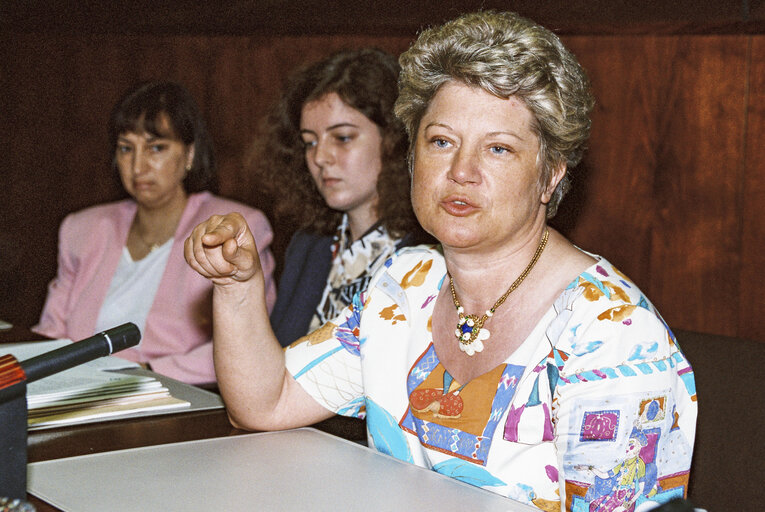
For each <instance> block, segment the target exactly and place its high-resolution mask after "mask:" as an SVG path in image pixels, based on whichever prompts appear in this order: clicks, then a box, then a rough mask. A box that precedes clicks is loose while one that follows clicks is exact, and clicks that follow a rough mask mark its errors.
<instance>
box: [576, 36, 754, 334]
mask: <svg viewBox="0 0 765 512" xmlns="http://www.w3.org/2000/svg"><path fill="white" fill-rule="evenodd" d="M570 46H571V47H572V48H573V49H574V51H575V53H576V54H577V55H578V56H579V57H580V60H581V61H582V63H583V65H584V66H585V67H586V68H587V69H588V70H589V71H590V74H591V79H592V82H593V87H594V90H595V94H596V99H597V108H596V112H595V115H594V116H593V135H592V142H591V149H590V151H589V153H588V155H587V157H586V158H587V160H586V164H587V166H588V169H589V172H588V174H587V177H586V182H585V183H582V185H583V186H584V187H585V189H586V190H585V193H584V195H585V197H584V198H583V204H582V206H581V209H580V214H579V217H578V219H577V222H576V226H575V228H574V229H573V230H572V231H571V233H570V234H571V237H572V238H573V239H574V240H575V241H576V242H577V243H579V244H581V245H582V246H584V247H591V248H593V250H594V251H596V252H602V254H604V255H605V256H606V257H607V258H609V259H611V260H612V262H613V263H615V264H616V265H617V266H619V267H620V268H622V270H623V271H624V272H626V273H627V274H628V275H630V276H631V277H632V278H633V279H634V280H635V281H636V282H637V283H638V284H639V285H640V287H641V288H642V289H643V290H644V292H646V294H647V295H648V296H649V297H650V298H651V300H652V301H653V302H654V303H655V304H656V305H657V306H658V307H659V309H660V311H661V312H662V314H663V315H664V317H665V319H666V320H667V322H669V323H670V324H671V325H674V326H677V327H681V328H684V329H689V330H694V329H695V330H701V331H704V332H714V333H733V332H736V330H737V309H736V306H737V304H738V293H739V290H738V286H737V282H736V280H735V279H733V280H732V279H730V273H731V272H736V268H737V267H738V262H739V249H740V239H739V220H740V219H739V214H740V204H739V196H738V194H739V191H738V182H739V174H740V171H741V169H742V166H743V162H744V160H743V158H744V156H743V154H742V148H743V146H742V140H743V136H744V123H743V120H744V117H745V109H746V105H745V96H746V59H747V53H746V47H747V39H746V38H745V37H737V36H721V37H693V36H667V37H650V36H648V37H641V38H615V37H604V38H587V37H576V38H573V39H571V40H570ZM710 303H712V304H716V305H719V306H721V307H710Z"/></svg>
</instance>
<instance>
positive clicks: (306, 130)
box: [300, 123, 359, 134]
mask: <svg viewBox="0 0 765 512" xmlns="http://www.w3.org/2000/svg"><path fill="white" fill-rule="evenodd" d="M345 127H350V128H358V127H359V126H358V125H356V124H353V123H337V124H333V125H332V126H327V129H326V131H331V130H335V129H337V128H345ZM300 133H313V134H315V133H316V132H315V131H313V130H309V129H307V128H301V129H300Z"/></svg>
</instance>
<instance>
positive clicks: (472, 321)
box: [449, 229, 550, 356]
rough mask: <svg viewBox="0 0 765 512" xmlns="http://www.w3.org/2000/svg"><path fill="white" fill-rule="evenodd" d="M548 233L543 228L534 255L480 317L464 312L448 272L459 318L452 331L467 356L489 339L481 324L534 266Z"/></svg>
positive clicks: (478, 350)
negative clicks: (543, 232) (516, 277)
mask: <svg viewBox="0 0 765 512" xmlns="http://www.w3.org/2000/svg"><path fill="white" fill-rule="evenodd" d="M549 234H550V232H549V230H547V229H545V234H544V236H542V240H541V241H540V242H539V245H538V246H537V251H536V252H535V253H534V257H533V258H531V262H530V263H529V264H528V265H527V266H526V268H525V269H523V272H521V275H520V276H518V279H516V280H515V281H514V282H513V284H511V285H510V288H508V290H507V291H506V292H505V293H504V294H503V295H502V297H500V298H499V299H497V302H495V303H494V305H493V306H492V307H491V308H490V309H487V310H486V313H484V314H483V316H481V317H480V318H479V317H478V315H466V314H465V308H463V307H462V306H461V305H460V301H459V299H458V298H457V292H456V291H455V290H454V279H452V276H451V274H449V287H450V288H451V290H452V300H453V301H454V307H456V308H457V314H458V315H459V320H458V321H457V329H455V331H454V336H455V337H456V338H457V340H458V341H459V342H460V350H462V351H463V352H465V353H466V354H467V355H469V356H472V355H473V354H475V353H476V352H481V351H482V350H483V342H484V341H485V340H487V339H489V335H490V333H489V330H488V329H486V328H485V327H484V326H483V324H484V323H485V322H486V321H487V320H488V319H489V318H491V317H492V316H493V315H494V312H495V311H496V310H497V308H498V307H500V306H501V305H502V303H503V302H505V299H507V296H508V295H510V294H511V293H513V291H515V289H516V288H518V286H520V284H521V283H522V282H523V280H524V279H526V276H528V275H529V272H531V269H532V268H534V265H536V263H537V260H539V256H541V255H542V251H544V250H545V246H546V245H547V238H548V235H549Z"/></svg>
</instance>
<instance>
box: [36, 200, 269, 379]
mask: <svg viewBox="0 0 765 512" xmlns="http://www.w3.org/2000/svg"><path fill="white" fill-rule="evenodd" d="M135 212H136V204H135V202H134V201H132V200H124V201H119V202H116V203H109V204H104V205H98V206H94V207H91V208H87V209H85V210H82V211H79V212H76V213H73V214H71V215H69V216H67V217H66V218H65V219H64V221H63V222H62V223H61V228H60V229H59V251H58V273H57V275H56V277H55V279H53V281H52V282H51V283H50V286H49V287H48V297H47V299H46V301H45V307H44V308H43V312H42V315H41V317H40V323H39V324H37V325H36V326H34V327H32V330H33V331H35V332H37V333H40V334H43V335H45V336H50V337H51V338H70V339H72V340H81V339H83V338H87V337H89V336H92V335H93V334H94V332H93V331H94V329H95V325H96V321H97V319H98V313H99V312H100V310H101V304H102V303H103V301H104V297H105V296H106V292H107V291H108V289H109V285H110V284H111V280H112V277H113V276H114V272H115V270H116V268H117V264H118V263H119V260H120V256H121V254H122V249H123V247H125V244H126V241H127V235H128V230H129V229H130V224H131V223H132V222H133V217H134V216H135ZM230 212H239V213H241V214H242V215H243V216H244V218H245V219H247V223H248V224H249V226H250V229H251V230H252V233H253V235H254V236H255V242H256V243H257V246H258V249H259V254H260V261H261V263H262V264H263V271H264V273H265V280H266V301H267V305H268V310H269V311H270V310H271V308H272V307H273V304H274V302H275V300H276V285H275V283H274V279H273V275H272V274H273V270H274V257H273V255H272V254H271V251H270V249H269V245H270V243H271V240H272V238H273V233H272V231H271V226H270V225H269V223H268V220H267V219H266V217H265V215H263V213H262V212H261V211H260V210H256V209H254V208H250V207H248V206H245V205H243V204H241V203H237V202H235V201H231V200H228V199H223V198H220V197H216V196H214V195H212V194H210V193H209V192H202V193H199V194H192V195H190V196H189V199H188V202H187V204H186V209H185V210H184V212H183V216H182V217H181V221H180V223H179V224H178V229H177V230H176V232H175V236H174V242H173V246H172V248H171V250H170V257H169V259H168V261H167V267H166V268H165V273H164V274H163V275H162V280H161V281H160V284H159V288H158V289H157V294H156V296H155V297H154V302H153V304H152V306H151V310H150V311H149V315H148V316H147V318H146V325H145V327H144V329H143V332H142V333H141V334H142V337H141V343H140V345H139V346H138V347H133V348H130V349H127V350H124V351H122V352H120V353H119V354H117V355H118V356H119V357H123V358H125V359H130V360H131V361H136V362H141V363H149V364H150V365H151V368H152V369H153V370H155V371H156V372H157V373H161V374H163V375H167V376H169V377H172V378H174V379H178V380H181V381H184V382H188V383H191V384H203V383H210V382H214V381H215V369H214V367H213V358H212V284H211V283H210V282H209V281H208V280H207V279H205V278H204V277H202V276H201V275H199V274H198V273H197V272H196V271H194V270H193V269H191V267H189V266H188V265H187V264H186V260H185V259H184V256H183V243H184V241H185V239H186V237H187V236H188V235H189V234H190V233H191V230H192V229H193V228H194V227H195V226H196V225H197V224H199V223H200V222H202V221H204V220H207V218H208V217H210V216H211V215H213V214H225V213H230Z"/></svg>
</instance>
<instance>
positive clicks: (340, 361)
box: [285, 293, 364, 418]
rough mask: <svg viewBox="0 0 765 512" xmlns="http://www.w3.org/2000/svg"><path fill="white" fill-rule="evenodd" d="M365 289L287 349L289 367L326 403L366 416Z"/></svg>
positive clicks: (349, 413)
mask: <svg viewBox="0 0 765 512" xmlns="http://www.w3.org/2000/svg"><path fill="white" fill-rule="evenodd" d="M363 295H364V294H363V293H357V294H356V295H355V296H354V298H353V301H352V303H351V304H350V305H349V306H347V307H346V308H345V309H343V311H342V312H341V313H340V314H339V315H338V316H337V317H335V318H334V319H333V320H331V321H329V322H327V323H326V324H324V325H323V326H322V327H320V328H319V329H317V330H315V331H313V332H312V333H310V334H308V335H307V336H304V337H302V338H300V339H298V340H297V341H295V342H294V343H293V344H292V345H290V346H289V347H287V348H286V349H285V359H286V365H287V370H288V371H289V372H290V373H291V374H292V376H293V377H294V378H295V380H296V381H297V382H298V383H299V384H300V385H301V386H302V387H303V389H305V390H306V391H307V392H308V394H310V395H311V396H312V397H313V398H314V399H315V400H316V401H317V402H318V403H319V404H321V405H322V406H323V407H325V408H327V409H329V410H330V411H333V412H335V413H336V414H341V415H345V416H356V417H359V418H363V417H364V408H363V401H364V388H363V385H362V379H361V358H360V356H359V323H360V319H361V314H362V311H363V304H364V297H363Z"/></svg>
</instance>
